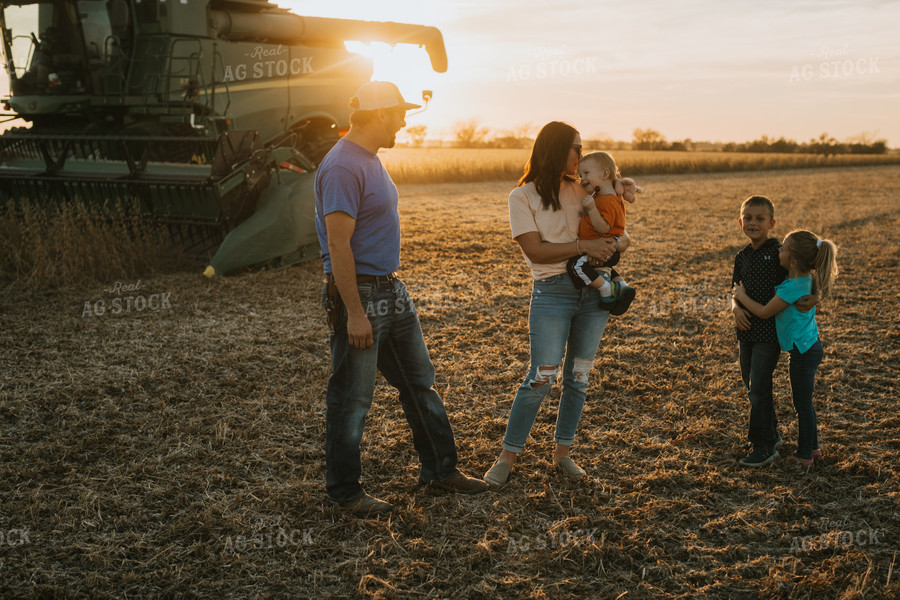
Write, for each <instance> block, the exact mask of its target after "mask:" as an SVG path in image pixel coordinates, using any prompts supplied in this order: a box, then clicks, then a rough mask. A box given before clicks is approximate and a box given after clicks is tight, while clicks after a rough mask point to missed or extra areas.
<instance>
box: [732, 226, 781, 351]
mask: <svg viewBox="0 0 900 600" xmlns="http://www.w3.org/2000/svg"><path fill="white" fill-rule="evenodd" d="M779 248H781V243H780V242H779V241H778V240H776V239H775V238H769V239H768V240H766V241H765V243H764V244H763V245H762V246H760V247H759V248H758V249H757V250H754V249H753V245H752V244H747V247H746V248H744V249H743V250H741V251H740V252H738V254H737V256H735V257H734V274H733V275H732V276H731V285H732V286H734V285H735V284H736V283H738V282H739V281H742V282H743V283H744V289H745V290H746V291H747V295H748V296H750V298H752V299H753V300H755V301H757V302H759V303H760V304H762V305H763V306H765V305H766V304H768V303H769V300H771V299H772V297H773V296H774V295H775V286H776V285H778V284H779V283H781V282H782V281H784V278H785V277H787V269H785V268H784V267H782V266H781V264H780V263H779V262H778V249H779ZM737 337H738V339H739V340H740V341H742V342H777V341H778V335H777V334H776V333H775V318H774V317H773V318H771V319H760V318H759V317H757V316H756V315H753V314H751V315H750V329H748V330H746V331H742V330H740V329H738V330H737Z"/></svg>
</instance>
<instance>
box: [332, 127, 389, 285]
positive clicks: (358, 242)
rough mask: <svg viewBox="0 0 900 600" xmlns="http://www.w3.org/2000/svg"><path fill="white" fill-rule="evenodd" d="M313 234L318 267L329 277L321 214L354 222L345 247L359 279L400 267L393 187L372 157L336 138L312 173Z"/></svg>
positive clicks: (344, 140) (363, 150)
mask: <svg viewBox="0 0 900 600" xmlns="http://www.w3.org/2000/svg"><path fill="white" fill-rule="evenodd" d="M315 190H316V233H318V235H319V245H320V246H321V248H322V263H323V265H324V267H325V272H326V273H331V257H330V255H329V252H328V233H327V231H326V229H325V215H328V214H331V213H333V212H345V213H347V214H348V215H350V216H351V217H353V218H354V219H356V228H355V229H354V231H353V235H352V236H351V237H350V248H351V250H352V251H353V259H354V260H355V261H356V273H357V274H359V275H387V274H388V273H393V272H394V271H396V270H397V269H398V268H399V267H400V212H399V210H398V207H397V205H398V201H399V199H400V196H399V194H398V193H397V186H396V185H394V182H393V181H391V177H390V175H388V173H387V171H385V169H384V165H382V164H381V161H380V160H379V159H378V156H377V155H375V154H372V153H371V152H369V151H368V150H366V149H365V148H363V147H362V146H360V145H359V144H355V143H353V142H351V141H350V140H346V139H343V140H340V141H339V142H338V143H337V144H335V146H334V148H332V149H331V151H330V152H329V153H328V154H327V155H326V156H325V158H324V159H322V163H321V164H320V165H319V168H318V170H317V171H316V186H315Z"/></svg>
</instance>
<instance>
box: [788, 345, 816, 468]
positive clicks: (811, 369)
mask: <svg viewBox="0 0 900 600" xmlns="http://www.w3.org/2000/svg"><path fill="white" fill-rule="evenodd" d="M823 354H824V349H823V348H822V342H820V341H818V340H816V343H815V344H813V345H812V346H810V348H809V350H807V351H806V352H803V353H801V352H800V351H799V350H798V349H797V346H794V348H793V349H792V350H791V366H790V369H789V370H790V374H791V394H792V395H793V397H794V410H796V411H797V456H798V457H799V458H805V459H810V458H812V451H813V450H818V449H819V434H818V427H817V422H816V409H815V408H813V403H812V397H813V387H814V386H815V383H816V371H817V370H818V369H819V363H821V362H822V355H823Z"/></svg>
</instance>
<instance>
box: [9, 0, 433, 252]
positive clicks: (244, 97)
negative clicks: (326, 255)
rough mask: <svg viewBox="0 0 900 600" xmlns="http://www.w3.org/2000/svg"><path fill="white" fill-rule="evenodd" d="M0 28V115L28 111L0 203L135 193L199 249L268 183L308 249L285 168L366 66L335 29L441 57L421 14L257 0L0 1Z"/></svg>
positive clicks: (332, 123) (208, 247) (327, 143)
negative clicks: (407, 19)
mask: <svg viewBox="0 0 900 600" xmlns="http://www.w3.org/2000/svg"><path fill="white" fill-rule="evenodd" d="M0 28H2V32H0V33H2V42H3V52H4V55H5V57H6V65H5V66H6V69H7V71H8V73H9V79H10V97H9V98H5V99H3V103H4V105H5V108H6V110H7V111H8V113H7V116H8V117H10V118H16V117H17V118H20V119H24V120H25V121H28V122H30V123H31V127H30V128H28V129H25V128H16V129H11V130H9V131H7V132H6V133H4V134H3V135H2V136H0V202H4V203H5V202H9V201H15V200H18V199H30V200H35V201H39V202H61V201H67V200H73V199H79V200H82V201H84V202H88V203H91V204H96V205H98V206H109V205H110V203H112V204H113V205H120V206H140V211H141V212H142V214H143V215H144V216H145V217H147V218H148V219H150V220H151V221H153V222H155V223H158V224H163V225H166V226H168V227H169V228H170V229H171V230H172V232H173V233H174V234H176V235H177V236H178V238H179V243H181V244H183V246H184V248H185V250H186V251H187V252H188V253H189V254H190V255H194V256H202V257H206V258H208V257H209V256H211V255H212V253H213V252H214V251H215V250H216V248H217V247H219V245H220V244H221V243H222V240H223V239H224V238H225V236H226V234H227V233H228V232H229V231H231V230H232V229H234V228H235V227H236V226H237V225H238V224H240V223H242V222H243V221H245V220H246V219H248V218H249V217H251V216H252V215H254V214H255V213H256V212H257V208H258V204H261V203H262V202H264V201H265V195H266V194H267V193H269V191H270V190H271V189H272V188H273V187H275V186H282V187H284V186H287V187H289V188H291V189H290V190H288V191H286V192H284V191H283V193H282V194H281V195H280V196H279V197H283V198H284V199H286V200H285V201H290V202H291V203H292V205H293V209H294V210H295V212H296V209H297V206H298V204H299V205H302V210H303V211H305V212H308V213H309V214H308V223H306V221H304V223H306V224H300V225H296V226H295V227H299V228H301V229H303V230H304V231H301V232H299V233H300V234H302V235H300V238H302V240H309V244H310V248H307V249H306V251H305V253H304V252H303V249H302V248H301V249H300V250H301V254H304V256H305V257H308V255H310V254H314V252H315V248H312V246H314V244H315V232H314V230H313V228H312V210H313V209H312V206H313V203H312V197H311V194H312V193H311V182H308V181H306V182H298V178H302V177H303V175H298V173H303V172H305V173H306V177H307V178H309V177H310V176H309V174H308V172H309V171H312V170H314V169H315V167H316V165H317V164H318V163H319V161H320V160H321V159H322V157H323V156H324V155H325V153H326V152H327V151H328V150H329V149H330V148H331V146H333V145H334V143H335V142H336V141H337V140H338V138H339V136H340V135H341V134H342V132H344V131H346V129H347V128H348V127H349V123H348V118H349V108H348V107H347V101H348V99H349V98H350V97H351V96H352V95H353V94H354V92H355V91H356V90H357V89H358V88H359V87H360V86H361V85H362V84H363V83H365V82H367V81H369V79H370V78H371V76H372V64H371V61H370V60H368V59H367V58H365V57H362V56H360V55H357V54H353V53H350V52H348V51H347V50H346V49H345V47H344V42H345V41H350V40H356V41H361V42H371V41H380V42H386V43H390V44H397V43H405V44H417V45H422V46H424V47H425V49H426V50H427V51H428V53H429V55H430V57H431V64H432V67H433V68H434V70H435V71H438V72H444V71H446V68H447V58H446V54H445V50H444V43H443V39H442V37H441V34H440V32H439V31H438V30H437V29H435V28H433V27H425V26H419V25H406V24H400V23H377V22H365V21H354V20H346V19H326V18H312V17H301V16H297V15H294V14H291V13H290V12H288V11H287V10H284V9H280V8H278V7H277V6H275V5H273V4H270V3H268V2H266V1H265V0H54V1H49V0H48V1H41V2H0ZM9 112H11V113H12V114H9ZM261 199H262V200H261ZM298 239H299V238H298Z"/></svg>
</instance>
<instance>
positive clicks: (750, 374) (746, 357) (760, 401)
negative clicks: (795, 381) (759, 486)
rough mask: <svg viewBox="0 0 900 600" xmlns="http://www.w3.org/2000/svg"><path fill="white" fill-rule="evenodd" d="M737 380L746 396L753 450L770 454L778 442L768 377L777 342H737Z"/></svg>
mask: <svg viewBox="0 0 900 600" xmlns="http://www.w3.org/2000/svg"><path fill="white" fill-rule="evenodd" d="M740 349H741V378H742V379H743V380H744V385H745V386H746V387H747V390H748V391H749V396H750V431H749V434H748V437H749V439H750V443H752V444H753V447H754V448H757V447H759V448H765V449H768V450H772V449H773V448H774V447H775V440H777V439H778V417H777V416H776V415H775V403H774V401H773V398H772V376H773V374H774V373H775V367H776V365H777V364H778V357H779V355H780V354H781V347H780V346H779V345H778V342H744V341H742V342H740Z"/></svg>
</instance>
